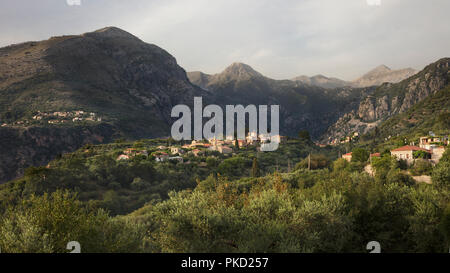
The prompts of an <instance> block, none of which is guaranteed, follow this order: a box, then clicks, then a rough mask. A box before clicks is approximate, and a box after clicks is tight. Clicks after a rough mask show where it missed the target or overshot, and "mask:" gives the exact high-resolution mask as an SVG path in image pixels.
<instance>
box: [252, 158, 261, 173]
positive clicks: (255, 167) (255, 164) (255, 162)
mask: <svg viewBox="0 0 450 273" xmlns="http://www.w3.org/2000/svg"><path fill="white" fill-rule="evenodd" d="M259 175H260V170H259V165H258V159H257V158H256V157H254V158H253V163H252V177H259Z"/></svg>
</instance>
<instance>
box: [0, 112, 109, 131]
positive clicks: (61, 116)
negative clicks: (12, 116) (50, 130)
mask: <svg viewBox="0 0 450 273" xmlns="http://www.w3.org/2000/svg"><path fill="white" fill-rule="evenodd" d="M81 121H90V122H101V121H102V118H101V117H99V116H98V114H97V113H93V112H86V111H83V110H75V111H65V112H51V113H47V112H41V111H38V112H37V113H36V114H35V115H34V116H33V117H32V118H31V119H24V120H19V121H16V122H14V123H11V124H8V123H2V124H1V126H2V127H6V126H10V125H11V126H14V125H19V126H20V125H30V124H33V123H36V122H44V123H48V124H63V123H71V122H72V123H75V122H81Z"/></svg>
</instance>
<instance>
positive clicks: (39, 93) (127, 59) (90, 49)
mask: <svg viewBox="0 0 450 273" xmlns="http://www.w3.org/2000/svg"><path fill="white" fill-rule="evenodd" d="M204 94H205V91H204V90H202V89H200V88H198V87H196V86H194V85H192V84H191V83H190V82H189V80H188V79H187V76H186V73H185V71H184V70H183V69H182V68H181V67H180V66H178V65H177V63H176V60H175V58H173V57H172V56H171V55H170V54H169V53H167V52H166V51H164V50H163V49H161V48H159V47H157V46H155V45H152V44H147V43H144V42H143V41H141V40H139V39H138V38H136V37H135V36H133V35H131V34H129V33H128V32H125V31H123V30H121V29H118V28H114V27H108V28H104V29H101V30H98V31H95V32H90V33H85V34H83V35H71V36H61V37H53V38H51V39H49V40H46V41H41V42H28V43H23V44H18V45H11V46H8V47H4V48H1V49H0V125H2V127H0V135H1V136H3V138H6V140H8V138H9V137H11V138H13V137H14V136H16V137H17V136H27V137H24V138H23V139H22V140H21V141H17V142H13V143H12V144H11V145H9V146H7V147H5V146H3V145H2V148H1V149H2V151H1V155H0V162H10V163H8V166H7V167H6V166H5V165H4V164H2V165H0V182H2V181H6V180H10V179H12V178H14V177H16V176H17V175H20V174H21V173H22V172H23V168H24V167H27V166H29V165H38V164H46V162H48V161H49V160H50V159H52V158H53V157H54V156H56V155H57V154H59V153H61V152H67V151H73V150H75V149H76V148H78V147H79V146H80V145H83V144H85V143H89V142H105V141H110V140H111V139H113V138H117V137H126V138H130V139H136V138H143V137H157V136H168V135H170V125H171V122H172V121H171V118H170V111H171V109H172V107H173V106H174V105H177V104H180V103H183V104H188V105H191V104H192V102H193V99H192V98H193V96H195V95H204ZM55 132H56V133H55ZM93 132H95V133H93ZM53 134H56V135H60V136H59V137H57V138H55V137H51V136H52V135H53ZM74 135H76V136H77V139H76V140H75V139H73V136H74ZM98 136H101V137H98ZM19 138H20V137H19ZM54 143H55V145H53V144H54ZM56 147H59V148H56ZM61 147H64V148H63V149H61ZM42 149H43V150H42ZM39 150H41V152H37V151H39ZM11 162H14V163H11Z"/></svg>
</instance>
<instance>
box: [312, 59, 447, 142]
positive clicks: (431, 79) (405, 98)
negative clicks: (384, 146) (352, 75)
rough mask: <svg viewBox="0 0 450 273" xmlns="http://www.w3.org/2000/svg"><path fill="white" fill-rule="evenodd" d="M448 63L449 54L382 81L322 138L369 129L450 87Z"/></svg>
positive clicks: (362, 131)
mask: <svg viewBox="0 0 450 273" xmlns="http://www.w3.org/2000/svg"><path fill="white" fill-rule="evenodd" d="M449 66H450V58H443V59H440V60H438V61H437V62H435V63H432V64H430V65H428V66H427V67H425V68H424V69H423V70H422V71H420V72H419V73H417V74H414V75H413V76H411V77H409V78H407V79H405V80H403V81H401V82H399V83H395V84H392V83H384V84H382V85H381V86H379V87H378V88H377V89H376V90H375V91H374V92H373V93H371V94H368V95H367V96H365V97H364V98H363V99H362V100H361V102H360V103H359V106H358V107H357V108H355V109H354V110H352V111H350V112H348V113H345V114H344V115H343V116H341V117H340V118H339V120H338V121H337V122H336V123H335V124H333V125H332V126H330V128H328V130H327V132H326V133H325V134H324V135H323V136H322V138H321V139H322V141H330V140H333V139H340V138H342V137H345V136H349V135H350V134H352V133H353V132H359V133H368V132H369V131H370V130H372V129H374V128H375V127H377V126H379V125H380V124H381V123H382V122H383V121H385V120H387V119H388V118H390V117H393V116H395V115H398V114H402V113H405V112H407V111H408V109H410V108H411V107H413V106H414V105H415V104H417V103H419V102H421V101H423V100H424V99H426V98H427V97H429V96H430V95H434V94H436V93H437V92H439V91H440V90H442V89H444V88H447V87H448V85H449V83H450V69H449ZM442 103H444V102H442ZM410 126H414V124H411V125H410Z"/></svg>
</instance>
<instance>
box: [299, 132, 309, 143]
mask: <svg viewBox="0 0 450 273" xmlns="http://www.w3.org/2000/svg"><path fill="white" fill-rule="evenodd" d="M298 137H299V138H300V139H304V140H307V141H310V140H311V136H310V135H309V132H308V131H307V130H301V131H300V132H298Z"/></svg>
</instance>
